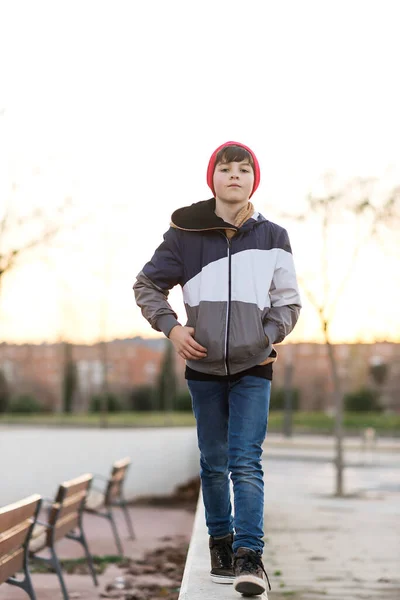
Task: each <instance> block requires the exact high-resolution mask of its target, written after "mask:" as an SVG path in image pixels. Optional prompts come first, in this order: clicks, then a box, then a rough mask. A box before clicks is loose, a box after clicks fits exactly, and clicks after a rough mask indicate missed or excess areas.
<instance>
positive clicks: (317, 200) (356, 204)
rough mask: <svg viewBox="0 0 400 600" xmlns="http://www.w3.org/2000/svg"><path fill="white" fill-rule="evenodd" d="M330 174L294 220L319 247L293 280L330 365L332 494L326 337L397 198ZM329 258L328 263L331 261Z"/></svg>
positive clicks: (338, 400) (339, 491)
mask: <svg viewBox="0 0 400 600" xmlns="http://www.w3.org/2000/svg"><path fill="white" fill-rule="evenodd" d="M334 179H335V178H334V176H333V174H327V175H326V176H325V178H324V190H323V193H322V194H321V195H317V194H309V196H308V198H307V209H306V211H305V213H304V214H303V215H300V216H298V217H297V220H300V221H305V220H307V222H308V224H309V225H310V224H311V223H313V224H314V225H315V230H314V232H315V238H316V239H319V241H320V244H321V250H320V260H319V265H318V253H317V251H316V252H315V254H314V255H313V258H314V259H315V265H318V266H317V267H316V270H315V269H313V274H312V275H310V274H307V275H306V274H300V275H299V282H300V284H301V286H302V288H303V291H304V292H305V294H306V296H307V298H308V299H309V301H310V303H311V304H312V306H313V307H314V308H315V310H316V312H317V314H318V317H319V324H320V327H321V332H322V335H323V339H324V343H325V345H326V348H327V355H328V361H329V367H330V374H331V379H332V385H333V401H334V402H333V404H334V407H335V465H336V486H335V489H336V495H337V496H342V495H343V494H344V485H343V467H344V460H343V437H344V430H343V410H344V409H343V404H344V403H343V390H342V385H341V378H340V374H339V369H338V361H337V357H336V352H335V345H334V344H333V343H332V339H331V324H332V321H333V318H334V316H335V313H336V310H337V305H338V301H339V299H340V297H341V295H342V294H343V291H344V289H345V287H346V285H347V283H348V281H349V279H350V277H351V276H352V275H353V274H354V271H355V268H356V264H357V259H358V257H359V255H360V252H361V250H362V249H363V248H365V247H366V245H367V243H368V242H369V241H370V240H371V239H372V238H373V237H374V236H377V237H379V236H380V235H381V234H382V232H383V231H384V230H386V231H387V230H388V228H390V227H391V226H392V225H393V222H394V220H395V219H398V213H397V212H396V211H397V207H398V205H399V200H400V187H396V188H394V189H392V190H390V191H389V192H385V193H383V192H382V190H380V191H379V189H378V188H379V181H378V180H377V179H371V178H369V179H361V178H357V179H353V180H351V181H350V182H348V183H347V184H342V185H339V186H338V184H337V183H336V182H335V180H334ZM332 240H333V243H334V244H336V247H338V246H339V245H340V246H341V250H342V252H343V251H345V257H346V259H347V260H346V261H343V262H342V263H341V264H340V271H341V276H340V277H339V278H338V277H337V276H336V275H337V269H336V271H335V276H333V275H334V274H333V266H334V263H335V262H336V267H337V261H338V253H334V252H333V251H332V248H331V247H330V244H332ZM332 257H333V259H332Z"/></svg>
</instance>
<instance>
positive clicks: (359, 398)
mask: <svg viewBox="0 0 400 600" xmlns="http://www.w3.org/2000/svg"><path fill="white" fill-rule="evenodd" d="M344 406H345V410H347V411H348V412H379V411H380V410H382V409H381V407H380V405H379V402H378V398H377V394H376V393H375V392H374V391H373V390H370V389H368V388H361V389H360V390H358V391H356V392H352V393H350V394H346V395H345V397H344Z"/></svg>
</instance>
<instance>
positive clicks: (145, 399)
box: [129, 385, 155, 412]
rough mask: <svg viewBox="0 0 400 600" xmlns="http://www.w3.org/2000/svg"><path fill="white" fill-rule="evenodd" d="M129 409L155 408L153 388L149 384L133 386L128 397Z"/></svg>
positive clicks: (149, 409)
mask: <svg viewBox="0 0 400 600" xmlns="http://www.w3.org/2000/svg"><path fill="white" fill-rule="evenodd" d="M129 407H130V409H131V410H137V411H141V412H142V411H143V412H145V411H151V410H154V409H155V389H154V388H153V387H152V386H150V385H141V386H139V387H137V388H135V389H134V390H133V391H132V393H131V395H130V398H129Z"/></svg>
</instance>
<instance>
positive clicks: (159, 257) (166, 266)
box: [133, 227, 183, 337]
mask: <svg viewBox="0 0 400 600" xmlns="http://www.w3.org/2000/svg"><path fill="white" fill-rule="evenodd" d="M182 277H183V266H182V256H181V251H180V246H179V239H178V235H177V230H176V229H174V228H172V227H171V228H170V229H169V230H168V231H167V233H166V234H164V241H163V242H162V244H161V245H160V246H159V247H158V248H157V250H156V251H155V253H154V255H153V257H152V259H151V260H150V261H149V262H148V263H146V264H145V266H144V267H143V270H142V271H141V272H140V273H139V275H138V276H137V278H136V282H135V284H134V286H133V290H134V292H135V299H136V303H137V305H138V306H139V307H140V308H141V311H142V315H143V316H144V318H145V319H147V321H148V322H149V323H150V325H151V326H152V328H153V329H155V330H156V331H162V332H163V333H164V335H166V336H167V337H168V336H169V333H170V331H171V329H172V328H173V327H175V325H180V323H179V321H178V320H177V314H176V313H175V311H174V310H173V309H172V307H171V306H170V304H169V303H168V301H167V298H168V294H169V291H170V290H171V289H172V288H173V287H175V286H176V285H177V284H179V283H181V281H182Z"/></svg>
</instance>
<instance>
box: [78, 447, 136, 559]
mask: <svg viewBox="0 0 400 600" xmlns="http://www.w3.org/2000/svg"><path fill="white" fill-rule="evenodd" d="M130 464H131V459H130V458H129V457H126V458H122V459H121V460H117V461H116V462H115V463H114V464H113V465H112V468H111V475H110V477H104V476H102V475H94V480H96V479H99V480H101V481H103V484H104V489H103V490H100V489H98V488H95V487H93V486H92V489H91V491H90V493H89V495H88V498H87V500H86V504H85V511H86V512H88V513H91V514H94V515H97V516H99V517H104V518H106V519H108V520H109V521H110V523H111V527H112V531H113V534H114V538H115V542H116V545H117V549H118V553H119V554H120V555H121V556H122V554H123V548H122V543H121V539H120V537H119V534H118V529H117V525H116V523H115V519H114V515H113V512H112V508H113V507H120V508H122V510H123V513H124V515H125V520H126V523H127V526H128V531H129V535H130V538H131V539H132V540H134V539H135V533H134V531H133V525H132V521H131V518H130V515H129V510H128V506H127V503H126V499H125V496H124V490H123V487H124V482H125V478H126V473H127V471H128V468H129V466H130Z"/></svg>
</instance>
